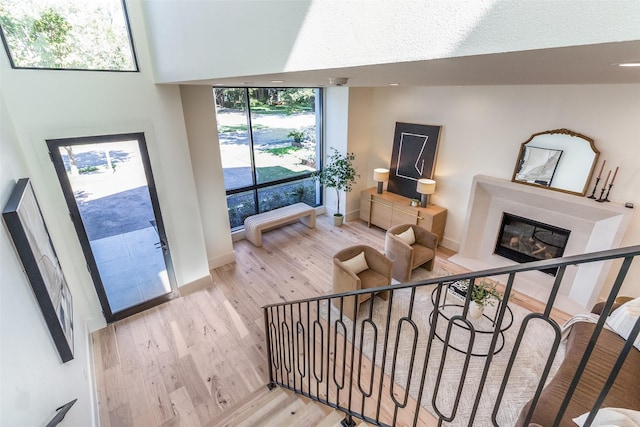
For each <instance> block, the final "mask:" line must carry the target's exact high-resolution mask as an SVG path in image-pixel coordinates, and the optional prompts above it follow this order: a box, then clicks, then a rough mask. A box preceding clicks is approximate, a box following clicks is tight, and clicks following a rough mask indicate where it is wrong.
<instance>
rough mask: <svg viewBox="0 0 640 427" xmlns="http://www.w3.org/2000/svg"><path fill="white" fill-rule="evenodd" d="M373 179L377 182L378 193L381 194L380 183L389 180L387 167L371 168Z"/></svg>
mask: <svg viewBox="0 0 640 427" xmlns="http://www.w3.org/2000/svg"><path fill="white" fill-rule="evenodd" d="M373 180H374V181H376V182H377V183H378V190H377V193H378V194H382V185H383V184H384V182H385V181H388V180H389V169H384V168H376V169H374V170H373Z"/></svg>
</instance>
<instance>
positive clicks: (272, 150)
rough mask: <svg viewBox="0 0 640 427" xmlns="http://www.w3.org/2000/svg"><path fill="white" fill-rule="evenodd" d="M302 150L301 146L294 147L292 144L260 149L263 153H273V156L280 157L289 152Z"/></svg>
mask: <svg viewBox="0 0 640 427" xmlns="http://www.w3.org/2000/svg"><path fill="white" fill-rule="evenodd" d="M299 150H302V147H296V146H293V145H287V146H285V147H276V148H266V149H264V150H262V151H263V152H265V153H269V154H273V155H274V156H279V157H282V156H284V155H286V154H289V153H291V152H295V151H299Z"/></svg>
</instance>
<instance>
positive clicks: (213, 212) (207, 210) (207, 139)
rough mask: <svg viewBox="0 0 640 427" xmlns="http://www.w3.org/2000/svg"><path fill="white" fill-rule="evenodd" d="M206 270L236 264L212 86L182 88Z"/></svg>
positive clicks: (181, 94) (181, 93)
mask: <svg viewBox="0 0 640 427" xmlns="http://www.w3.org/2000/svg"><path fill="white" fill-rule="evenodd" d="M180 96H181V98H182V109H183V111H184V121H185V126H186V129H187V137H188V139H189V149H190V153H191V164H192V165H193V175H194V177H195V181H196V188H197V190H198V202H199V206H200V217H201V218H202V229H203V232H204V240H205V244H206V247H207V258H208V259H209V268H215V267H219V266H221V265H224V264H228V263H230V262H233V261H235V254H234V253H233V244H232V242H231V226H230V224H229V214H228V213H227V203H226V193H225V187H224V175H223V173H222V160H221V156H220V144H219V141H218V129H217V124H216V111H215V105H214V99H213V89H212V88H211V86H181V87H180Z"/></svg>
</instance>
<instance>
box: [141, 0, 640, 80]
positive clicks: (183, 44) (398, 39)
mask: <svg viewBox="0 0 640 427" xmlns="http://www.w3.org/2000/svg"><path fill="white" fill-rule="evenodd" d="M143 4H144V10H145V20H146V23H147V27H148V29H147V31H148V33H149V34H150V39H151V40H152V50H153V51H154V63H155V67H154V68H155V70H156V78H157V81H158V82H181V81H189V80H201V79H209V78H219V77H228V76H242V75H254V74H267V73H277V72H287V71H301V70H313V69H331V68H340V67H348V66H358V65H369V64H384V63H392V62H404V61H418V60H428V59H434V58H446V57H456V56H467V55H478V54H487V53H499V52H511V51H520V50H528V49H540V48H550V47H562V46H574V45H585V44H594V43H606V42H616V41H624V40H636V39H637V38H638V25H639V23H640V3H638V2H637V1H633V0H608V1H602V0H569V1H567V0H565V1H562V2H558V1H557V2H549V1H547V0H533V1H527V2H518V1H503V0H484V1H477V0H449V1H429V2H427V1H411V2H409V1H406V0H375V1H371V0H359V1H341V0H328V1H310V0H298V1H290V0H270V1H250V2H248V1H237V0H217V1H180V0H146V1H144V2H143ZM230 34H232V35H233V36H232V37H229V35H230Z"/></svg>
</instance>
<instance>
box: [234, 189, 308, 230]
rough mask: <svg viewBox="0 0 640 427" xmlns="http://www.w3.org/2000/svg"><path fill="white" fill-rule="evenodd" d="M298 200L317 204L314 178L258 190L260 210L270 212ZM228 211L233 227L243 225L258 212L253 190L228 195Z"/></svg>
mask: <svg viewBox="0 0 640 427" xmlns="http://www.w3.org/2000/svg"><path fill="white" fill-rule="evenodd" d="M298 202H304V203H306V204H308V205H309V206H316V204H317V203H316V185H315V182H314V181H313V180H311V179H306V180H303V181H296V182H292V183H288V184H280V185H277V186H274V187H270V188H265V189H262V190H259V192H258V203H259V204H260V212H268V211H270V210H273V209H277V208H281V207H283V206H288V205H292V204H294V203H298ZM227 211H228V213H229V221H230V225H231V228H232V229H235V228H239V227H242V226H243V225H244V220H245V219H246V218H247V217H249V216H251V215H255V214H256V213H257V212H256V207H255V203H254V199H253V192H246V193H239V194H232V195H230V196H227Z"/></svg>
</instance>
